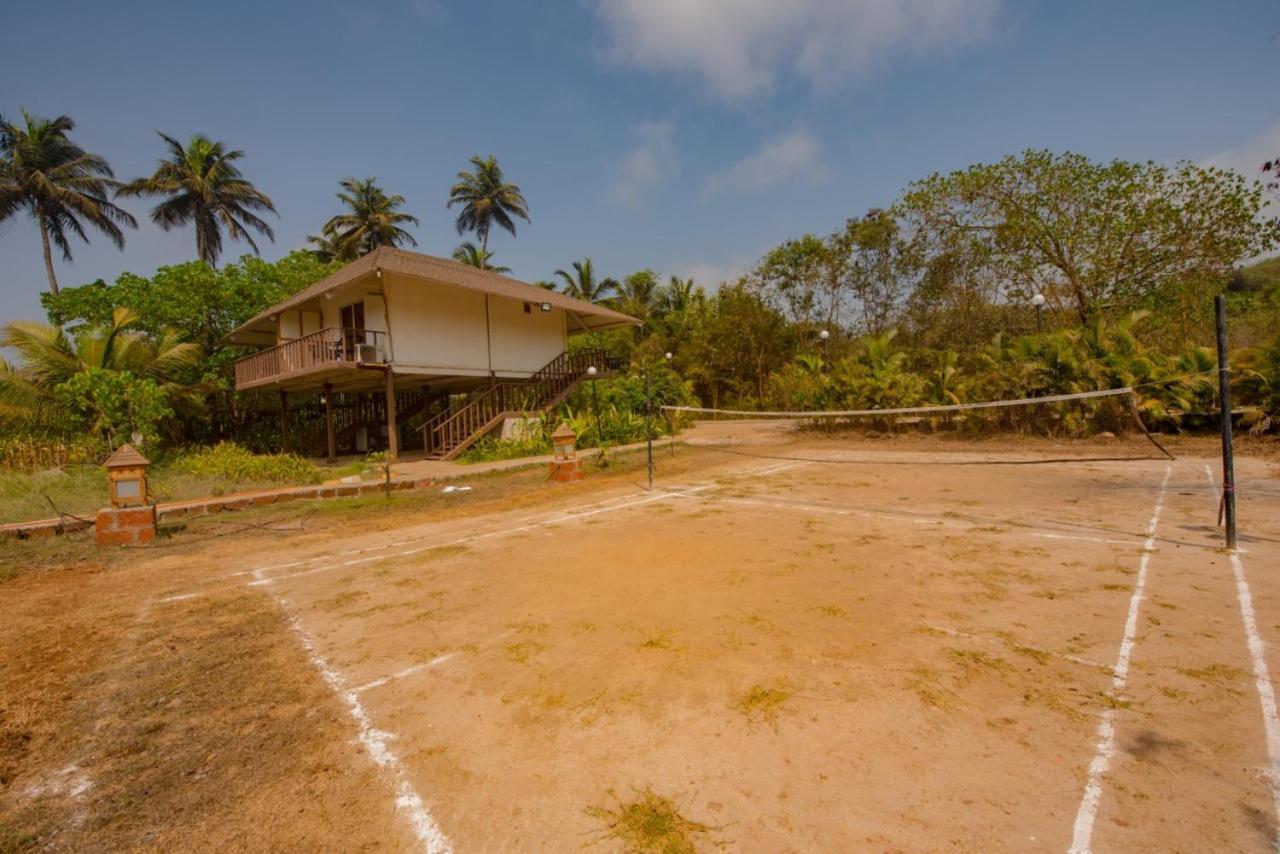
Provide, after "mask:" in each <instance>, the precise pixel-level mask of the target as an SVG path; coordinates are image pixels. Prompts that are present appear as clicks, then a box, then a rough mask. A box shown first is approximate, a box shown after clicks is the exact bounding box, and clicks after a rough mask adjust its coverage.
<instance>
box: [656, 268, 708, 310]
mask: <svg viewBox="0 0 1280 854" xmlns="http://www.w3.org/2000/svg"><path fill="white" fill-rule="evenodd" d="M697 290H698V286H697V285H695V284H694V283H693V277H692V276H690V277H689V278H687V279H682V278H680V277H679V276H672V277H671V279H670V281H668V282H667V286H666V287H665V288H663V289H662V290H661V291H660V292H659V294H658V309H659V311H661V312H662V313H663V314H669V313H671V312H676V311H684V310H685V309H686V308H688V307H689V305H690V304H691V303H692V302H693V295H694V294H695V293H696V292H697Z"/></svg>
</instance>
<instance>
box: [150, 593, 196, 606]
mask: <svg viewBox="0 0 1280 854" xmlns="http://www.w3.org/2000/svg"><path fill="white" fill-rule="evenodd" d="M203 595H205V594H204V593H179V594H178V595H177V596H166V597H164V598H163V599H157V600H156V602H157V603H158V604H159V603H168V602H185V601H186V600H188V599H195V598H196V597H197V596H203Z"/></svg>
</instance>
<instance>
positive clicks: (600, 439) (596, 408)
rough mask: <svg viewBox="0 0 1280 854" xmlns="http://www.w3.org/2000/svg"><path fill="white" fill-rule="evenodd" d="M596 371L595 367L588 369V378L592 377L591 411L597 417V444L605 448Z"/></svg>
mask: <svg viewBox="0 0 1280 854" xmlns="http://www.w3.org/2000/svg"><path fill="white" fill-rule="evenodd" d="M598 373H599V371H597V370H596V366H595V365H591V366H590V367H588V368H587V376H589V377H591V411H592V412H594V413H595V415H596V444H597V445H599V446H601V447H603V446H604V433H603V431H602V430H601V429H600V398H598V397H597V396H596V374H598Z"/></svg>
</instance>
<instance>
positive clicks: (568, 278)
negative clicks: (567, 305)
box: [555, 258, 618, 302]
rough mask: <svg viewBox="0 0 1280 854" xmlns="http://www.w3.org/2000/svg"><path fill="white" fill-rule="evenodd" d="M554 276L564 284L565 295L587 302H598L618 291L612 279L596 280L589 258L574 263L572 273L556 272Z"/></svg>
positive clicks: (616, 284)
mask: <svg viewBox="0 0 1280 854" xmlns="http://www.w3.org/2000/svg"><path fill="white" fill-rule="evenodd" d="M555 275H557V276H559V277H560V279H561V280H562V281H563V282H564V292H565V293H566V294H568V295H569V296H571V297H576V298H577V299H580V300H586V301H587V302H600V301H601V300H604V299H606V298H607V297H608V296H609V295H610V294H612V293H613V292H614V291H616V290H617V289H618V283H617V281H615V280H614V279H611V278H608V277H605V278H603V279H600V280H597V279H596V271H595V267H593V266H592V264H591V259H590V258H583V259H582V260H581V261H574V262H573V272H572V273H567V272H565V271H564V270H556V272H555Z"/></svg>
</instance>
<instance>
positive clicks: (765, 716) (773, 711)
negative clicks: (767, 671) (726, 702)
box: [734, 681, 796, 731]
mask: <svg viewBox="0 0 1280 854" xmlns="http://www.w3.org/2000/svg"><path fill="white" fill-rule="evenodd" d="M795 693H796V692H795V690H794V689H793V688H792V687H791V686H790V685H788V684H787V683H786V682H785V681H783V682H778V683H776V684H774V685H772V686H766V685H752V686H751V690H749V691H747V693H745V694H743V695H742V696H741V697H739V698H738V702H736V703H734V708H736V709H737V710H738V711H739V712H741V713H742V714H743V715H745V716H746V718H747V722H748V723H752V724H755V723H761V722H763V723H766V724H768V725H769V726H771V727H773V729H774V730H775V731H776V730H777V729H778V713H779V712H780V711H782V708H783V706H785V705H786V704H787V701H788V700H790V699H791V698H792V697H793V696H795Z"/></svg>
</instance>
